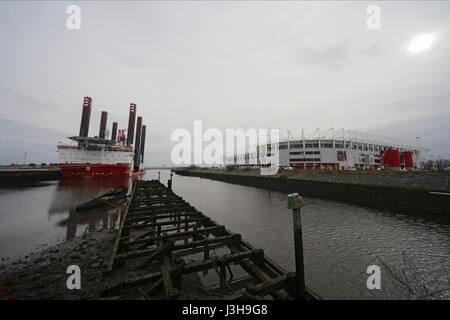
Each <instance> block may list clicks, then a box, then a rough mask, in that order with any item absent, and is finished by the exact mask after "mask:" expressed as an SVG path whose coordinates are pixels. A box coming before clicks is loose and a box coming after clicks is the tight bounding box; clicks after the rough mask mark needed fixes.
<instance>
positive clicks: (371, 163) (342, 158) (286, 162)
mask: <svg viewBox="0 0 450 320" xmlns="http://www.w3.org/2000/svg"><path fill="white" fill-rule="evenodd" d="M417 139H418V138H417ZM270 149H271V147H270V146H267V150H268V151H267V156H269V157H270V156H271V153H270ZM278 149H279V166H280V167H297V168H305V169H307V168H308V169H329V170H382V169H389V170H415V169H421V168H422V165H421V162H422V161H421V154H422V151H421V150H422V147H421V145H420V140H417V141H415V142H405V141H399V140H398V139H395V138H391V137H386V136H381V135H375V134H371V133H364V132H360V131H354V130H346V129H341V130H338V131H336V130H333V129H329V130H327V131H324V132H320V130H319V129H316V130H315V131H314V132H313V133H312V134H311V135H310V136H309V137H308V138H306V137H305V135H304V134H303V132H302V135H301V137H300V138H294V137H292V136H291V135H290V132H289V131H288V134H287V137H286V138H285V139H280V142H279V143H278ZM255 158H257V160H255ZM265 160H266V159H264V157H263V156H256V153H245V154H240V155H235V156H234V157H233V158H231V159H230V158H227V165H228V166H254V165H256V166H257V165H258V164H261V163H269V162H266V161H265Z"/></svg>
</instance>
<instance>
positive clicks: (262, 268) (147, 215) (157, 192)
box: [101, 179, 317, 299]
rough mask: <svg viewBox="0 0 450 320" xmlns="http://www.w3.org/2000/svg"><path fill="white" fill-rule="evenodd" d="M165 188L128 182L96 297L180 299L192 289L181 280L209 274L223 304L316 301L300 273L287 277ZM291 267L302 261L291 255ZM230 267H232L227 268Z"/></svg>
mask: <svg viewBox="0 0 450 320" xmlns="http://www.w3.org/2000/svg"><path fill="white" fill-rule="evenodd" d="M171 180H172V179H170V180H169V181H171ZM170 186H171V185H170V184H168V187H167V188H166V187H165V186H164V185H163V184H161V183H160V182H159V181H157V180H152V181H142V180H139V181H136V182H134V186H133V194H132V197H131V199H130V202H129V204H128V207H127V210H126V212H125V213H124V216H123V217H122V221H121V226H120V229H119V233H118V236H117V239H116V242H115V245H114V249H113V251H112V253H111V258H110V260H109V263H108V271H109V272H108V279H109V280H108V281H106V283H107V285H106V287H105V288H104V289H103V290H102V291H101V296H104V297H108V296H110V295H112V294H114V296H117V295H119V296H121V297H124V298H126V297H128V296H127V294H128V293H130V294H132V295H135V294H136V292H138V293H139V292H140V293H141V294H142V298H143V299H160V298H164V299H177V298H181V299H183V298H184V299H185V298H186V297H189V295H190V294H191V291H192V288H183V287H182V286H181V284H182V283H184V282H183V281H181V278H182V277H187V276H189V275H192V274H195V273H197V272H202V273H208V272H211V271H213V270H215V271H217V272H218V275H219V280H218V281H219V284H220V289H221V290H220V292H221V293H220V294H223V299H238V298H245V297H247V298H248V297H249V296H252V297H256V298H258V299H260V298H262V297H263V296H268V295H270V296H272V297H273V298H274V299H294V298H296V297H297V296H298V292H304V293H305V294H302V295H301V296H302V298H307V299H316V298H317V296H316V295H313V294H312V293H311V291H310V290H309V289H308V288H305V287H304V278H301V277H299V275H300V276H301V275H302V274H303V273H302V272H299V271H297V276H292V275H291V274H289V273H287V272H286V271H285V270H284V269H283V268H282V267H281V266H279V265H277V264H276V263H275V262H273V261H272V260H270V259H269V258H268V257H266V256H265V255H264V251H262V250H259V249H256V248H254V247H253V246H252V245H251V244H249V243H248V242H245V241H243V240H242V239H241V236H240V235H239V234H235V233H231V232H230V231H229V230H227V229H226V228H225V227H224V226H221V225H218V224H217V223H216V222H215V221H213V220H211V219H210V218H208V217H207V216H205V215H204V214H203V213H201V212H199V211H197V210H196V209H195V208H194V207H192V206H190V205H189V204H188V203H187V202H186V201H184V200H183V199H182V198H181V197H179V196H177V195H176V194H175V193H174V192H173V191H172V190H170V189H169V187H170ZM182 217H183V218H182ZM295 217H296V216H294V227H295V229H297V230H301V220H300V219H297V218H300V215H299V214H298V215H297V218H295ZM296 234H297V238H296V243H297V241H300V242H301V233H298V232H296ZM298 236H300V238H298ZM299 239H300V240H299ZM218 249H220V251H218ZM224 249H226V250H224ZM297 249H300V251H302V248H301V247H300V246H298V244H296V252H297V251H298V250H297ZM300 251H299V252H300ZM211 252H214V253H215V254H214V255H212V254H211ZM218 252H220V254H218ZM227 252H229V253H227ZM194 256H195V258H194V260H192V259H193V257H194ZM185 257H186V259H187V260H184V258H185ZM296 262H302V263H303V261H302V257H301V258H300V257H299V258H298V259H297V255H296ZM230 265H234V267H233V269H231V268H230ZM238 267H240V268H242V273H243V274H246V275H247V276H246V277H244V278H240V279H237V280H234V279H233V272H232V270H234V268H238ZM227 269H228V274H227ZM297 269H299V268H297ZM191 281H192V278H191ZM297 282H301V283H302V284H297ZM187 283H190V282H189V281H187ZM298 287H299V288H304V289H303V291H301V290H297V289H296V288H298ZM247 288H248V290H247ZM205 290H206V291H207V289H205ZM251 290H253V291H252V292H250V291H251ZM217 294H218V293H217V292H214V293H212V295H211V297H215V298H217ZM203 298H205V297H204V296H203Z"/></svg>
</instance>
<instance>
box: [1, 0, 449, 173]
mask: <svg viewBox="0 0 450 320" xmlns="http://www.w3.org/2000/svg"><path fill="white" fill-rule="evenodd" d="M70 4H77V5H79V7H80V8H81V30H68V29H67V28H66V19H67V17H68V15H67V14H66V8H67V6H68V5H70ZM370 4H377V5H378V6H379V7H380V8H381V29H380V30H369V29H367V27H366V20H367V18H368V15H367V13H366V8H367V7H368V5H370ZM449 32H450V2H428V1H427V2H425V1H424V2H403V1H402V2H400V1H399V2H391V3H385V2H346V3H341V2H337V1H336V2H296V1H290V2H267V1H266V2H215V1H214V2H206V1H199V2H186V1H182V2H175V1H171V2H165V3H162V2H150V1H149V2H145V1H140V2H128V1H127V2H120V1H113V2H104V1H101V2H76V1H72V2H56V1H49V2H33V3H31V2H3V1H2V2H1V3H0V41H1V47H0V163H10V162H18V163H20V162H22V161H23V155H24V152H25V151H27V152H28V154H29V158H28V161H33V162H43V161H46V162H48V161H56V159H57V157H56V152H55V150H56V147H55V146H56V143H57V142H58V141H62V140H63V139H64V138H65V137H66V136H68V135H75V134H78V131H79V124H80V116H81V104H82V99H83V97H84V96H86V95H89V96H91V97H92V98H93V113H92V117H91V129H90V134H91V135H93V134H98V124H99V116H100V111H101V110H107V111H109V119H108V124H109V125H108V126H109V127H110V125H111V122H112V121H118V122H119V127H121V128H125V127H126V123H127V117H128V106H129V103H130V102H135V103H137V106H138V107H137V108H138V114H139V115H142V116H143V118H144V123H146V124H147V125H148V129H147V146H146V151H147V152H146V165H160V164H164V163H166V164H170V150H171V148H172V146H173V145H174V143H172V142H171V141H170V134H171V132H172V131H173V130H174V129H176V128H181V127H184V128H187V129H190V130H191V129H192V127H193V121H194V120H203V121H204V127H205V128H213V127H214V128H219V129H225V128H239V127H240V128H244V129H245V128H263V127H271V128H279V129H281V130H282V132H283V131H285V130H286V129H290V130H291V132H292V133H293V134H294V135H299V134H300V131H301V128H302V127H304V128H305V131H306V132H309V131H312V130H313V129H314V128H315V127H317V126H319V127H320V128H323V129H327V128H329V127H331V126H333V127H334V128H342V127H345V128H349V129H354V130H362V131H368V132H373V133H379V134H388V135H391V136H395V137H399V138H402V139H408V140H415V137H416V136H421V137H422V143H423V144H424V145H425V146H426V147H428V148H430V149H431V151H430V154H432V155H434V157H438V156H442V157H446V158H450V144H449V142H448V137H449V136H450V105H449V97H450V90H449V83H450V58H449V57H450V42H449ZM421 33H430V34H433V35H435V36H436V40H435V42H434V44H433V46H432V48H431V49H429V50H427V51H426V52H422V53H420V54H414V55H412V54H411V53H410V52H408V50H407V47H408V45H409V43H410V41H411V40H412V39H413V38H414V37H415V36H416V35H418V34H421Z"/></svg>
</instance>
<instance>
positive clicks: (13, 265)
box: [0, 229, 117, 300]
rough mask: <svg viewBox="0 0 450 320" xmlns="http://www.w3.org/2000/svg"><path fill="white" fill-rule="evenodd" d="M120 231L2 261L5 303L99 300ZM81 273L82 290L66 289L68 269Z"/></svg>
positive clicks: (105, 231) (0, 285) (90, 235)
mask: <svg viewBox="0 0 450 320" xmlns="http://www.w3.org/2000/svg"><path fill="white" fill-rule="evenodd" d="M116 235H117V229H101V230H96V231H93V232H90V233H85V234H83V235H80V236H78V237H75V238H73V239H71V240H69V241H64V242H61V243H57V244H55V245H44V246H45V247H44V248H41V249H37V250H35V251H32V252H30V253H29V254H28V255H26V256H25V257H23V258H19V259H15V260H12V261H0V300H2V299H38V300H49V299H52V300H53V299H63V300H78V299H96V298H97V299H98V298H99V296H98V293H99V291H100V288H101V286H102V280H103V274H104V269H105V268H104V264H105V263H106V261H107V260H108V257H109V255H110V252H111V248H112V245H113V243H114V240H115V238H116ZM70 265H77V266H79V267H80V270H81V289H82V290H69V289H68V288H67V286H66V281H67V278H68V277H69V276H70V274H67V273H66V271H67V267H68V266H70Z"/></svg>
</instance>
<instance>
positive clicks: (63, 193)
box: [0, 171, 450, 299]
mask: <svg viewBox="0 0 450 320" xmlns="http://www.w3.org/2000/svg"><path fill="white" fill-rule="evenodd" d="M157 175H158V173H157V171H150V172H147V173H146V175H145V176H144V177H143V178H144V179H150V178H156V177H157ZM168 176H169V171H161V181H162V182H163V183H166V182H167V179H168ZM130 183H131V181H130V180H129V179H122V178H114V179H90V178H85V179H82V180H61V181H54V182H45V183H41V184H38V185H37V186H30V187H27V186H22V187H16V188H8V189H0V259H8V258H9V259H14V258H18V257H24V256H26V255H27V254H29V253H30V252H31V251H34V250H36V249H39V248H40V247H42V246H43V245H45V244H53V243H56V242H60V241H65V240H68V239H71V238H73V237H74V236H76V235H79V234H82V233H83V232H89V231H91V230H94V229H99V228H113V227H116V226H117V224H118V219H119V213H118V212H117V210H116V209H110V210H107V211H103V212H96V213H89V212H86V213H77V212H75V210H74V207H75V206H76V205H77V204H80V203H83V202H85V201H87V200H89V199H91V198H93V197H95V196H97V195H100V194H102V193H104V192H107V191H109V190H111V189H113V188H117V187H120V186H128V185H130ZM173 189H174V191H175V192H176V193H177V194H178V195H180V196H182V197H183V198H184V199H185V200H186V201H188V202H189V203H190V204H191V205H193V206H195V207H196V208H197V209H198V210H200V211H202V212H203V213H205V214H206V215H208V216H209V217H211V218H212V219H214V220H215V221H217V222H218V223H220V224H224V225H225V226H226V227H227V228H228V229H230V230H231V231H233V232H236V233H240V234H241V235H242V237H243V239H244V240H246V241H249V242H250V243H252V244H253V245H254V246H256V247H257V248H261V249H264V251H265V253H266V254H267V255H268V256H269V257H271V258H272V259H273V260H275V261H276V262H278V263H279V264H280V265H282V266H283V267H284V268H286V269H288V270H292V271H294V248H293V229H292V228H293V227H292V213H291V211H290V210H288V209H286V195H285V194H282V193H279V192H273V191H267V190H262V189H257V188H253V187H245V186H239V185H234V184H229V183H224V182H218V181H213V180H208V179H202V178H198V177H185V176H178V175H175V176H174V180H173ZM305 200H306V206H305V207H304V208H303V210H302V224H303V242H304V244H303V245H304V255H305V278H306V284H307V286H308V287H310V288H312V289H313V290H314V291H316V292H317V293H318V294H319V295H321V296H322V297H323V298H325V299H425V298H434V299H449V298H450V218H437V217H431V216H423V215H417V214H413V213H412V214H411V215H403V214H395V213H387V212H380V211H375V210H371V209H367V208H362V207H358V206H352V205H348V204H342V203H338V202H333V201H326V200H322V199H312V198H306V199H305ZM370 265H377V266H379V267H380V270H381V289H380V290H377V289H373V290H369V289H368V288H367V284H366V282H367V279H368V277H369V275H368V274H367V273H366V271H367V267H368V266H370Z"/></svg>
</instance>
